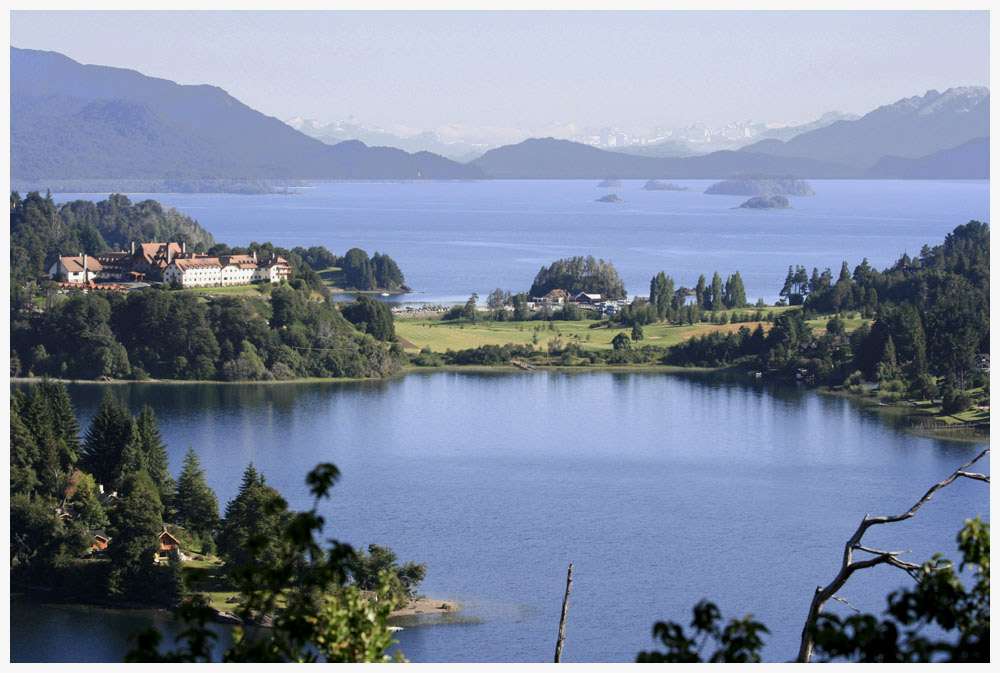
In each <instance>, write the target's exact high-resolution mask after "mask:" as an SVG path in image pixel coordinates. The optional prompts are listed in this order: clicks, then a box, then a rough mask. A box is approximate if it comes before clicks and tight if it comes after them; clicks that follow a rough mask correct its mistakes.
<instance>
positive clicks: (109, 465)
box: [80, 392, 133, 491]
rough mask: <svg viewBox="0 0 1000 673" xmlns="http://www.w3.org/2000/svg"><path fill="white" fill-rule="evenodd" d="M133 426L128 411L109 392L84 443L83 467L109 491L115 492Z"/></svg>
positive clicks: (81, 464)
mask: <svg viewBox="0 0 1000 673" xmlns="http://www.w3.org/2000/svg"><path fill="white" fill-rule="evenodd" d="M132 430H133V423H132V417H131V416H130V415H129V413H128V410H126V409H125V407H123V406H122V405H120V404H119V403H118V402H117V401H116V400H115V398H114V397H113V396H112V395H111V393H110V392H108V393H107V394H106V395H105V396H104V400H103V401H102V402H101V406H100V407H98V409H97V413H96V414H94V418H93V419H92V420H91V421H90V427H89V428H88V429H87V434H86V436H85V437H84V440H83V454H82V456H81V459H80V466H81V467H82V468H83V469H84V470H86V471H87V472H90V473H91V474H92V475H94V478H95V479H97V483H98V484H103V485H104V488H105V490H106V491H111V490H116V489H117V487H118V486H119V485H120V484H117V483H115V479H116V477H118V476H119V473H120V471H119V467H120V465H121V462H122V453H123V452H124V451H125V449H126V447H127V446H128V444H129V443H130V442H131V441H132Z"/></svg>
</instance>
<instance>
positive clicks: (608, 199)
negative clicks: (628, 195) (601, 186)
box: [596, 194, 625, 203]
mask: <svg viewBox="0 0 1000 673" xmlns="http://www.w3.org/2000/svg"><path fill="white" fill-rule="evenodd" d="M596 201H597V202H598V203H625V199H621V198H619V197H618V195H617V194H605V195H604V196H602V197H601V198H599V199H596Z"/></svg>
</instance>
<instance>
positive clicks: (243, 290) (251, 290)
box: [173, 285, 261, 296]
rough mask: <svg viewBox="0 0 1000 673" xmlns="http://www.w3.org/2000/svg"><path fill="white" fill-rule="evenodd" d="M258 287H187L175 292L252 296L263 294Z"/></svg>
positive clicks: (202, 294)
mask: <svg viewBox="0 0 1000 673" xmlns="http://www.w3.org/2000/svg"><path fill="white" fill-rule="evenodd" d="M257 287H258V286H257V285H227V286H224V287H185V288H180V289H177V290H173V292H187V293H190V294H196V295H201V296H205V295H213V296H214V295H220V294H237V295H239V294H250V295H258V296H260V295H261V292H260V291H259V290H258V289H257Z"/></svg>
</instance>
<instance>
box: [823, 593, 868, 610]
mask: <svg viewBox="0 0 1000 673" xmlns="http://www.w3.org/2000/svg"><path fill="white" fill-rule="evenodd" d="M830 598H832V599H833V600H835V601H840V602H841V603H843V604H844V605H846V606H847V607H849V608H850V609H852V610H854V611H855V612H861V610H858V609H857V608H856V607H854V606H853V605H851V603H850V602H849V601H848V600H847V599H846V598H841V597H840V596H830Z"/></svg>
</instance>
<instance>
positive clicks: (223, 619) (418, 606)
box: [10, 585, 462, 625]
mask: <svg viewBox="0 0 1000 673" xmlns="http://www.w3.org/2000/svg"><path fill="white" fill-rule="evenodd" d="M57 594H58V590H57V589H55V588H50V587H42V586H29V585H20V586H13V585H12V587H11V592H10V600H20V601H24V602H28V603H33V604H37V605H62V606H70V607H83V608H95V609H98V610H121V611H129V612H157V613H166V614H168V615H170V616H171V618H173V612H174V608H172V607H167V606H164V605H162V604H153V603H151V604H143V603H140V602H137V601H123V602H120V603H119V602H116V601H112V600H92V601H84V600H80V599H75V598H68V599H66V600H59V598H58V595H57ZM461 610H462V605H461V604H460V603H458V602H456V601H446V600H442V599H438V598H426V597H421V598H414V599H411V600H410V601H408V602H407V603H406V605H404V606H402V607H400V608H398V609H396V610H393V611H392V613H391V614H390V615H389V619H390V620H395V619H404V618H408V617H432V616H440V615H454V614H457V613H459V612H461ZM215 612H216V619H215V623H217V624H232V625H239V624H240V623H241V622H240V621H239V620H238V619H236V618H235V616H233V615H232V613H229V612H227V611H225V610H219V609H216V610H215ZM434 623H435V622H434V621H428V622H426V624H427V625H433V624H434Z"/></svg>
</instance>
